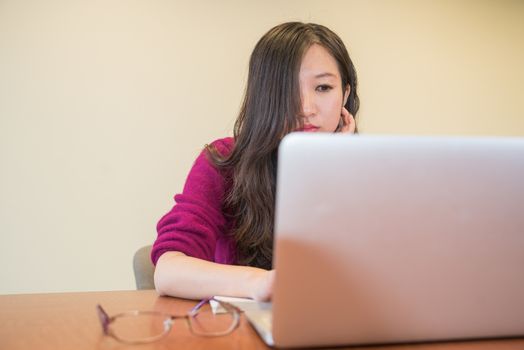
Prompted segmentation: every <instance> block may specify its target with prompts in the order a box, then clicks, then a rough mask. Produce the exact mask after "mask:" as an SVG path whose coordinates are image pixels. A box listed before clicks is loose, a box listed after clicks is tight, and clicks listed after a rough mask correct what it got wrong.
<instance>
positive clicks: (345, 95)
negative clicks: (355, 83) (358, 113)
mask: <svg viewBox="0 0 524 350" xmlns="http://www.w3.org/2000/svg"><path fill="white" fill-rule="evenodd" d="M350 92H351V86H350V85H349V84H347V85H346V88H345V89H344V99H343V101H344V102H343V103H342V106H345V105H346V103H347V102H348V98H349V93H350Z"/></svg>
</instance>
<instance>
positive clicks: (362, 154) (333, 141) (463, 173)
mask: <svg viewBox="0 0 524 350" xmlns="http://www.w3.org/2000/svg"><path fill="white" fill-rule="evenodd" d="M278 162H279V166H278V180H277V198H276V223H275V256H274V267H275V268H276V270H277V272H276V282H275V283H276V284H275V290H274V296H273V303H272V304H273V305H272V315H271V314H270V311H268V310H270V308H268V305H267V304H264V305H263V306H264V307H263V308H262V310H261V309H256V308H251V309H250V310H249V311H247V312H246V316H247V317H248V318H249V319H250V320H251V322H252V323H253V324H254V326H255V328H256V329H257V331H258V332H259V333H261V335H262V337H263V339H265V341H266V342H267V343H268V344H270V345H275V346H278V347H304V346H329V345H359V344H377V343H399V342H421V341H436V340H437V341H438V340H454V339H472V338H492V337H512V336H523V335H524V139H523V138H444V137H442V138H438V137H385V136H384V137H383V136H377V137H366V136H347V135H327V134H305V133H297V134H291V135H288V136H287V137H286V138H285V139H284V140H283V141H282V144H281V146H280V150H279V159H278ZM264 308H265V311H264V310H263V309H264Z"/></svg>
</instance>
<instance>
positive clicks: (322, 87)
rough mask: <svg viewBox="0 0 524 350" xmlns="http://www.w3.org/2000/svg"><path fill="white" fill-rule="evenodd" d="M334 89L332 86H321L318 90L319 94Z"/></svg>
mask: <svg viewBox="0 0 524 350" xmlns="http://www.w3.org/2000/svg"><path fill="white" fill-rule="evenodd" d="M332 88H333V87H332V86H331V85H326V84H324V85H319V86H317V88H316V90H317V91H319V92H326V91H329V90H331V89H332Z"/></svg>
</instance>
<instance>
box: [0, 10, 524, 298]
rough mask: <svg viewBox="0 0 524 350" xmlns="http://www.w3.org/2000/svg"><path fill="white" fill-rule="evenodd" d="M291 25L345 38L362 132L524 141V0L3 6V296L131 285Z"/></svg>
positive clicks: (0, 64)
mask: <svg viewBox="0 0 524 350" xmlns="http://www.w3.org/2000/svg"><path fill="white" fill-rule="evenodd" d="M288 20H302V21H313V22H319V23H323V24H325V25H327V26H329V27H331V28H332V29H334V30H335V31H336V32H337V33H339V35H340V36H341V37H342V38H343V40H344V41H345V42H346V44H347V45H348V47H349V50H350V54H351V55H352V57H353V60H354V62H355V64H356V67H357V71H358V73H359V79H360V88H361V89H360V94H361V100H362V108H361V115H360V118H361V130H362V132H363V133H396V134H438V135H443V134H447V135H520V136H524V102H523V101H524V92H523V89H522V82H523V81H524V69H523V66H522V62H524V40H522V38H524V2H522V1H429V0H425V1H419V0H412V1H407V0H394V1H347V0H343V1H243V0H236V1H233V0H230V1H211V0H210V1H201V0H193V1H184V2H181V1H175V0H169V1H159V0H152V1H136V0H135V1H130V0H110V1H105V0H104V1H102V0H99V1H77V0H73V1H71V0H48V1H39V0H34V1H24V0H0V164H1V165H0V166H1V172H0V235H1V236H0V265H1V266H2V269H1V270H0V293H20V292H47V291H80V290H109V289H131V288H133V287H134V284H133V283H134V281H133V276H132V271H131V257H132V254H133V252H134V250H135V249H136V248H137V247H139V246H141V245H145V244H147V243H151V242H152V241H153V240H154V238H155V236H156V232H155V224H156V222H157V220H158V219H159V217H160V216H161V215H162V214H163V213H164V212H165V211H167V210H168V209H169V208H170V207H171V205H172V195H173V194H174V193H175V192H177V191H180V190H181V187H182V185H183V181H184V178H185V176H186V173H187V171H188V170H189V167H190V165H191V163H192V161H193V159H194V158H195V156H196V154H197V152H198V151H199V150H200V149H201V147H202V146H203V144H205V143H206V142H209V141H211V140H213V139H214V138H217V137H221V136H224V135H229V134H230V133H231V128H232V125H233V122H234V119H235V116H236V113H237V110H238V107H239V105H240V99H241V96H242V92H243V87H244V82H245V78H246V72H247V62H248V58H249V54H250V52H251V50H252V48H253V46H254V44H255V43H256V41H257V40H258V38H259V37H260V36H261V35H262V34H263V33H264V32H265V31H267V30H268V29H269V28H270V27H272V26H273V25H275V24H278V23H280V22H283V21H288Z"/></svg>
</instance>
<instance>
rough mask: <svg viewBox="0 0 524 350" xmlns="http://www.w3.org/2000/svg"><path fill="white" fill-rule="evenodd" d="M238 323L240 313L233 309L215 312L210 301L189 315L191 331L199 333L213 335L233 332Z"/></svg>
mask: <svg viewBox="0 0 524 350" xmlns="http://www.w3.org/2000/svg"><path fill="white" fill-rule="evenodd" d="M237 323H238V314H237V313H235V312H234V311H233V310H229V311H228V310H227V309H225V310H224V311H220V312H217V313H215V312H213V310H212V308H211V305H210V303H206V304H205V305H203V306H202V307H201V308H200V310H199V311H198V313H197V314H196V315H194V316H192V317H189V326H190V327H191V331H192V332H193V333H194V334H197V335H204V336H213V335H221V334H227V333H229V332H231V331H232V330H233V329H234V328H235V326H236V325H237Z"/></svg>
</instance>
